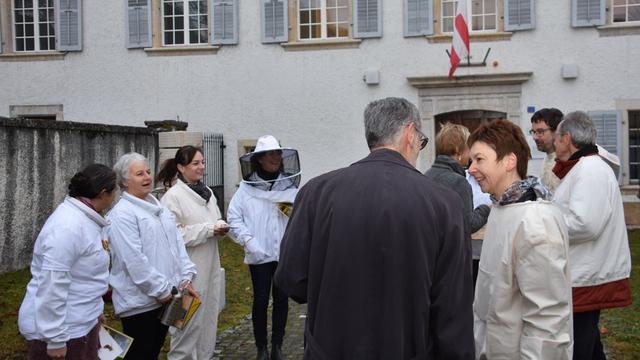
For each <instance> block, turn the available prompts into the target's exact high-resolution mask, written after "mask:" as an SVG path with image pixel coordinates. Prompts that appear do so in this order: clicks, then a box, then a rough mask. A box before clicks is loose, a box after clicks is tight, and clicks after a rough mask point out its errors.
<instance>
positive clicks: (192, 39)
mask: <svg viewBox="0 0 640 360" xmlns="http://www.w3.org/2000/svg"><path fill="white" fill-rule="evenodd" d="M199 38H200V34H199V31H197V30H191V31H189V43H190V44H197V43H198V39H199Z"/></svg>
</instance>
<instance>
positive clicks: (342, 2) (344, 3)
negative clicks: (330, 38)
mask: <svg viewBox="0 0 640 360" xmlns="http://www.w3.org/2000/svg"><path fill="white" fill-rule="evenodd" d="M638 1H640V0H638ZM348 5H349V2H348V1H347V0H338V6H340V7H344V6H348Z"/></svg>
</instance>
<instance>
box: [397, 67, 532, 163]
mask: <svg viewBox="0 0 640 360" xmlns="http://www.w3.org/2000/svg"><path fill="white" fill-rule="evenodd" d="M532 75H533V73H532V72H518V73H507V74H477V75H461V76H456V77H454V78H453V79H452V80H449V79H448V78H447V77H446V76H413V77H408V78H407V80H408V81H409V83H410V84H411V86H413V87H415V88H417V89H418V97H419V105H418V107H419V109H420V113H421V116H422V118H421V120H422V130H423V132H424V134H425V135H427V136H428V137H429V139H430V140H431V141H429V144H428V145H427V150H426V152H423V153H422V154H421V158H420V159H419V160H418V162H419V163H420V164H424V165H426V166H427V167H429V166H431V164H432V163H433V160H434V159H435V141H433V140H434V138H435V128H436V126H435V125H436V124H435V116H436V115H438V114H442V113H448V112H451V111H465V110H489V111H498V112H503V113H506V114H507V119H509V120H511V121H513V122H514V123H516V124H518V125H521V124H520V120H521V117H522V113H523V112H522V110H521V108H520V98H521V96H522V84H523V83H525V82H527V81H529V79H531V76H532Z"/></svg>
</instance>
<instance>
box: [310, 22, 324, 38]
mask: <svg viewBox="0 0 640 360" xmlns="http://www.w3.org/2000/svg"><path fill="white" fill-rule="evenodd" d="M311 37H312V38H314V39H319V38H320V37H322V29H320V24H318V25H311Z"/></svg>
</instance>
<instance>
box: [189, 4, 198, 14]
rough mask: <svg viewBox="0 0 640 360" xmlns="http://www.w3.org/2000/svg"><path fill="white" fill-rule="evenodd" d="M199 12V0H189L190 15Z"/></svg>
mask: <svg viewBox="0 0 640 360" xmlns="http://www.w3.org/2000/svg"><path fill="white" fill-rule="evenodd" d="M197 13H198V2H197V1H189V15H193V14H197Z"/></svg>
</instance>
